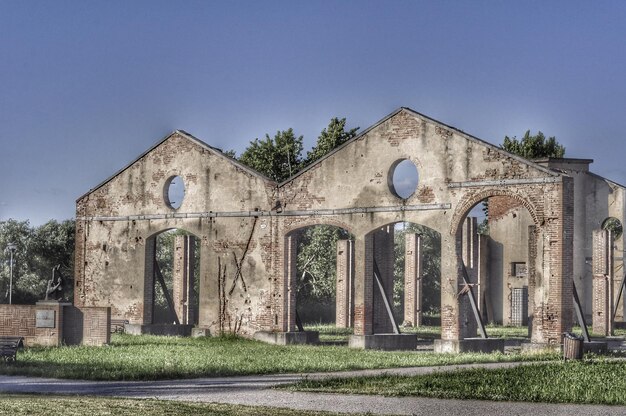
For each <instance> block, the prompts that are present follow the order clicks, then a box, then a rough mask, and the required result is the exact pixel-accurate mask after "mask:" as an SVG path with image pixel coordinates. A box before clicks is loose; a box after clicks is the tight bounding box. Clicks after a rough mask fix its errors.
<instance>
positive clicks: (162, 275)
mask: <svg viewBox="0 0 626 416" xmlns="http://www.w3.org/2000/svg"><path fill="white" fill-rule="evenodd" d="M197 241H198V238H197V237H196V236H195V235H193V234H191V233H188V232H187V231H185V230H182V229H170V230H167V231H163V232H160V233H158V234H156V235H153V236H152V237H150V238H149V239H148V240H147V242H146V276H145V282H146V286H145V290H146V294H145V305H144V323H145V324H152V325H184V326H189V327H190V326H193V325H196V324H197V323H198V305H199V296H198V282H199V272H200V250H199V245H198V244H197Z"/></svg>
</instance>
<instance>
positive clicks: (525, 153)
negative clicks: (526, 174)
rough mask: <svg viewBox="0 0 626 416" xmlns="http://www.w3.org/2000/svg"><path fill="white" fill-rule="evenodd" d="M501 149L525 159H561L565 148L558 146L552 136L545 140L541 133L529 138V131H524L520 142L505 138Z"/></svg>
mask: <svg viewBox="0 0 626 416" xmlns="http://www.w3.org/2000/svg"><path fill="white" fill-rule="evenodd" d="M502 148H503V149H504V150H506V151H507V152H510V153H513V154H516V155H518V156H521V157H523V158H526V159H537V158H540V157H555V158H561V157H563V156H564V155H565V146H563V145H561V144H559V143H558V142H557V141H556V138H555V137H554V136H552V137H550V138H548V139H546V137H545V136H544V135H543V133H542V132H537V134H536V135H534V136H531V135H530V130H527V131H526V133H525V134H524V137H522V139H521V140H518V139H517V138H516V137H515V136H513V138H510V137H509V136H505V137H504V143H502Z"/></svg>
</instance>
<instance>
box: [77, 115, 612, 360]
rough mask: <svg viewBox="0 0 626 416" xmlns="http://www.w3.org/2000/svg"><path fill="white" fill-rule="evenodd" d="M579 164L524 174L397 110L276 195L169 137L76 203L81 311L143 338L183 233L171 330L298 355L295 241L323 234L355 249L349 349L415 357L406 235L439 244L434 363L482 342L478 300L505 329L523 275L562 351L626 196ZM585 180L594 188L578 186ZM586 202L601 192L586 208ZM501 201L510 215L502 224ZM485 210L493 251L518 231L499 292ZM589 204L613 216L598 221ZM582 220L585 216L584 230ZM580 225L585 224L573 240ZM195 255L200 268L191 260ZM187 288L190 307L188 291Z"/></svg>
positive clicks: (527, 164)
mask: <svg viewBox="0 0 626 416" xmlns="http://www.w3.org/2000/svg"><path fill="white" fill-rule="evenodd" d="M404 160H409V161H410V162H412V164H414V165H415V167H416V168H417V171H418V173H419V182H418V184H417V188H416V189H415V192H413V193H412V194H411V195H409V196H406V197H402V196H400V194H399V192H398V190H397V189H395V186H396V185H395V184H394V182H393V177H394V172H395V170H396V168H397V166H398V165H399V164H400V163H401V162H402V161H404ZM576 163H577V162H568V161H563V162H559V161H540V162H531V161H528V160H525V159H523V158H521V157H518V156H515V155H512V154H509V153H507V152H505V151H503V150H502V149H500V148H498V147H496V146H494V145H491V144H489V143H487V142H484V141H482V140H480V139H477V138H475V137H472V136H471V135H468V134H466V133H464V132H462V131H460V130H457V129H455V128H453V127H450V126H447V125H445V124H443V123H440V122H438V121H436V120H433V119H431V118H428V117H426V116H424V115H422V114H419V113H417V112H415V111H412V110H410V109H407V108H401V109H399V110H397V111H395V112H394V113H392V114H391V115H389V116H387V117H385V118H384V119H382V120H381V121H379V122H378V123H376V124H375V125H373V126H371V127H370V128H368V129H366V130H364V131H363V132H362V133H361V134H360V135H358V136H357V137H355V138H354V139H352V140H350V141H349V142H347V143H345V144H344V145H342V146H341V147H339V148H337V149H336V150H334V151H333V152H331V153H330V154H328V155H327V156H325V157H324V158H323V159H321V160H319V161H317V162H315V163H314V164H312V165H311V166H308V167H307V168H306V169H304V170H302V171H301V172H299V173H298V174H296V175H294V176H293V177H291V178H289V179H288V180H286V181H285V182H283V183H276V182H274V181H272V180H270V179H268V178H266V177H264V176H263V175H261V174H259V173H258V172H255V171H253V170H251V169H250V168H248V167H246V166H243V165H242V164H240V163H239V162H237V161H236V160H233V159H232V158H230V157H228V156H226V155H225V154H223V153H222V152H221V151H220V150H218V149H216V148H213V147H211V146H209V145H207V144H206V143H204V142H202V141H200V140H198V139H197V138H195V137H193V136H192V135H190V134H188V133H186V132H184V131H175V132H173V133H172V134H171V135H169V136H168V137H166V138H165V139H163V140H162V141H161V142H159V143H158V144H156V145H155V146H154V147H152V148H151V149H149V150H147V151H146V152H145V153H144V154H142V155H141V156H140V157H139V158H137V159H136V160H135V161H133V162H132V163H131V164H129V165H128V166H126V167H125V168H123V169H122V170H120V171H119V172H118V173H117V174H115V175H114V176H112V177H111V178H109V179H107V180H106V181H104V182H103V183H101V184H100V185H98V186H97V187H95V188H94V189H92V190H91V191H89V193H87V194H85V195H84V196H82V197H81V198H79V199H78V201H77V214H76V224H77V235H76V267H75V270H76V279H75V284H76V287H75V296H74V298H75V303H76V305H77V306H78V307H87V306H110V307H111V308H112V312H111V314H112V317H113V318H114V319H125V320H128V321H129V322H130V323H131V324H135V325H137V326H139V327H141V328H144V329H146V328H149V327H150V325H152V324H153V323H154V294H155V286H156V285H158V284H159V283H158V281H159V280H160V277H159V272H158V271H157V270H155V245H156V237H157V235H159V234H160V233H163V232H164V231H166V230H171V229H180V230H185V231H187V232H188V233H191V234H193V236H195V238H194V239H189V238H187V239H185V238H182V237H180V238H178V239H177V240H176V254H175V266H174V268H175V269H176V270H175V272H174V273H175V276H177V277H176V278H175V281H174V289H173V296H172V299H170V300H169V302H171V304H172V306H173V308H174V309H175V311H176V313H175V315H176V316H175V317H174V318H175V321H176V322H177V323H179V324H181V325H184V324H190V325H191V324H193V325H195V326H196V328H197V329H196V330H197V331H201V332H203V333H210V334H216V333H220V332H225V331H228V332H237V333H239V334H242V335H244V336H254V335H255V334H257V335H258V334H264V336H265V337H269V338H272V339H274V340H277V341H283V342H297V341H299V340H303V339H304V338H302V336H300V335H298V332H297V331H296V329H297V326H296V307H297V305H296V297H295V290H294V288H295V281H296V276H295V274H296V273H295V269H296V265H295V254H296V253H295V251H296V244H297V239H298V235H299V230H301V229H303V227H307V226H311V225H316V224H328V225H335V226H338V227H341V228H343V229H345V230H347V231H349V232H350V233H351V234H352V235H353V236H354V239H353V240H352V241H343V242H341V241H340V243H339V244H338V250H337V251H338V260H339V261H338V266H337V268H338V271H339V274H338V284H339V286H338V288H337V304H338V308H337V309H338V312H337V314H338V319H337V322H338V324H341V325H348V326H353V327H354V336H353V339H352V340H351V343H352V345H353V346H358V347H365V348H368V347H372V346H380V345H383V346H393V345H400V346H401V345H409V344H410V342H408V341H406V338H403V336H402V335H389V334H392V333H393V332H394V325H393V322H392V320H391V319H390V317H389V314H388V313H387V311H388V307H387V306H386V305H387V304H388V303H389V300H390V296H391V295H390V293H391V292H392V288H391V285H392V284H393V281H392V280H393V273H392V271H393V240H394V239H393V233H394V224H396V223H398V222H411V223H416V224H421V225H423V226H426V227H429V228H430V229H433V230H435V231H437V232H438V233H439V234H440V236H441V327H442V329H441V331H442V332H441V338H442V340H441V342H440V345H439V347H438V348H439V350H441V351H446V350H450V351H453V350H454V351H458V350H462V349H464V348H465V347H464V346H467V345H471V344H472V342H473V341H471V340H470V339H471V338H475V337H476V336H477V320H476V319H475V316H474V313H473V309H472V306H471V300H472V298H471V296H470V294H471V291H469V288H472V291H473V292H475V296H476V299H477V305H478V308H481V309H483V311H481V313H483V314H485V313H486V311H485V310H484V309H485V308H486V306H485V305H487V303H488V302H485V297H486V296H488V295H490V293H491V292H494V294H492V295H491V296H493V297H494V299H495V297H498V298H499V300H494V301H492V302H490V304H491V306H490V308H491V309H492V312H491V313H492V316H493V317H494V319H500V320H502V321H504V320H505V319H504V316H506V315H507V314H508V312H507V311H506V307H505V306H503V304H505V303H507V302H509V301H507V299H506V296H508V293H506V290H505V289H504V288H505V287H507V285H508V281H509V280H506V279H509V276H503V275H502V274H504V271H506V273H509V272H512V271H513V270H519V271H520V273H521V274H524V277H523V279H522V280H523V284H522V285H521V286H523V287H526V297H525V298H524V299H525V300H524V302H525V307H526V311H527V312H526V314H527V317H530V320H531V321H532V325H531V341H532V342H533V343H535V344H542V345H544V344H553V345H556V344H559V343H560V342H561V334H562V333H563V332H564V331H566V330H569V329H570V328H571V326H572V323H573V302H572V281H573V279H574V278H576V279H577V280H576V283H577V284H578V283H579V282H580V286H581V287H583V286H584V290H585V292H584V293H585V295H584V296H585V299H586V300H589V299H588V298H589V297H591V289H590V287H591V285H590V280H591V279H590V278H589V277H588V276H587V274H588V273H587V269H588V266H587V265H586V264H583V259H582V257H579V254H576V256H575V255H574V253H575V250H584V251H585V254H584V257H585V258H587V257H590V253H589V249H590V248H589V247H590V246H589V241H590V238H591V237H590V231H591V230H593V229H596V228H600V227H601V224H600V222H599V221H600V220H599V219H600V218H601V217H602V216H605V215H606V216H614V217H617V218H618V219H619V220H620V221H623V212H624V207H623V204H624V199H623V197H622V195H623V188H621V187H618V186H617V185H614V184H612V183H611V182H608V181H604V180H602V179H600V178H597V177H595V176H593V175H592V174H590V173H588V172H587V171H586V170H585V169H583V168H584V166H583V168H580V167H579V165H578V164H576ZM579 163H582V164H583V165H584V163H585V162H579ZM555 168H556V169H555ZM578 176H584V177H585V178H587V179H584V181H583V182H584V184H583V185H580V184H581V183H582V182H580V180H579V178H578ZM173 181H178V182H182V183H184V188H185V193H184V195H180V197H179V198H177V199H179V200H178V201H172V200H171V199H172V197H171V193H170V189H171V187H172V183H173ZM598 181H599V182H598ZM603 181H604V182H603ZM598 184H599V185H598ZM602 184H604V185H602ZM579 187H583V188H584V190H583V191H582V192H581V191H580V190H579ZM591 187H595V188H594V189H597V192H596V194H595V195H596V196H597V198H596V200H593V201H592V200H591V199H592V198H591V196H589V194H590V193H591V192H595V191H592V189H591ZM183 196H184V197H183ZM601 196H602V198H604V199H602V198H601ZM181 197H182V198H183V199H182V200H180V198H181ZM498 199H501V200H506V201H508V202H507V203H508V204H509V205H508V206H507V207H504V206H500V208H498ZM484 200H489V201H490V212H492V213H497V215H496V214H494V215H493V220H491V224H490V228H491V230H492V232H493V233H494V235H495V236H496V237H497V238H500V237H499V236H500V235H501V234H502V233H500V232H499V229H498V227H499V225H497V224H496V218H498V219H502V218H504V217H506V216H507V215H509V216H512V215H513V213H518V212H519V214H515V215H516V216H518V217H521V216H523V218H524V222H523V223H520V224H521V225H517V227H518V229H517V230H515V232H514V233H512V232H508V235H509V236H510V237H512V238H513V239H516V238H519V243H515V244H518V245H519V247H520V248H519V250H517V249H513V250H512V251H510V252H507V253H508V254H503V256H502V257H501V262H500V263H499V264H500V266H501V268H500V271H499V272H498V270H496V269H497V267H495V266H493V267H492V269H493V270H491V274H493V276H487V275H489V270H488V267H487V266H488V265H489V264H493V262H491V263H490V262H489V261H488V257H489V253H486V251H488V250H486V249H485V248H484V247H486V246H487V245H488V243H483V244H481V243H480V240H481V239H483V240H484V238H481V237H480V236H478V235H477V233H476V226H475V223H476V221H474V220H472V219H471V218H470V219H467V217H468V214H469V213H470V211H471V210H472V209H473V208H474V207H475V206H476V205H478V204H480V203H481V201H484ZM511 201H513V202H511ZM594 201H595V202H594ZM594 204H597V205H598V206H600V205H602V207H603V209H604V210H605V211H606V212H605V213H602V214H601V215H600V214H598V215H596V214H594V215H590V213H591V211H593V210H595V209H596V207H595V205H594ZM500 205H502V204H500ZM580 207H583V208H584V209H585V210H586V211H585V212H584V213H582V214H581V212H580V211H579V209H580ZM581 215H582V216H583V217H582V218H583V219H585V218H586V219H587V223H586V224H585V225H584V227H582V228H578V227H575V224H578V223H579V222H580V221H581V219H580V218H579V217H580V216H581ZM591 218H592V219H591ZM500 224H501V225H502V226H503V222H502V221H501V222H500ZM499 233H500V234H499ZM522 236H523V239H522ZM419 240H420V239H419V236H416V235H413V236H409V237H407V264H409V266H407V267H406V271H405V273H406V278H405V288H406V293H405V297H406V298H405V321H407V322H408V323H410V324H413V325H415V324H419V319H420V316H419V315H420V293H419V287H420V282H419V278H420V268H421V267H420V259H419V257H420V241H419ZM494 241H496V240H495V239H494ZM620 241H621V240H620ZM501 243H502V242H501ZM503 244H504V243H503ZM506 244H508V243H506ZM506 244H505V245H506ZM619 244H621V242H620V243H619ZM481 247H483V252H482V253H481V250H480V248H481ZM620 247H623V245H620ZM194 250H195V251H196V252H199V261H198V262H197V265H196V264H194V263H195V262H194V261H193V260H192V257H191V256H190V254H189V253H192V252H193V251H194ZM494 253H495V250H494V249H493V248H491V254H492V255H493V254H494ZM513 253H515V255H518V254H519V258H518V257H515V256H514V255H513ZM505 263H506V264H505ZM514 263H523V264H519V265H518V266H515V265H513V266H511V264H514ZM194 267H198V268H199V271H198V272H197V273H193V271H192V269H193V268H194ZM511 267H513V269H510V268H511ZM515 267H517V269H515ZM498 273H500V274H501V275H500V276H497V275H498ZM192 275H197V276H198V281H197V282H194V281H193V279H192V277H191V276H192ZM486 276H487V277H486ZM581 279H582V280H581ZM496 280H498V282H496ZM583 281H584V282H583ZM194 285H197V288H198V290H197V291H198V296H197V298H198V299H197V300H196V301H194V300H193V299H192V298H193V295H192V293H191V292H192V291H191V290H190V288H191V287H193V286H194ZM518 286H519V285H518ZM515 287H516V288H517V286H515ZM494 288H496V289H497V290H495V289H494ZM498 291H499V294H496V293H495V292H498ZM509 305H510V303H509ZM587 307H588V308H589V306H587ZM509 309H510V306H509ZM405 342H408V344H404V343H405ZM394 343H395V344H394Z"/></svg>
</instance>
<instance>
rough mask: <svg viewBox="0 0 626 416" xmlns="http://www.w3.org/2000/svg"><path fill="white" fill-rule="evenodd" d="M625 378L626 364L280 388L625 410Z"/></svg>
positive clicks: (340, 381) (561, 365)
mask: <svg viewBox="0 0 626 416" xmlns="http://www.w3.org/2000/svg"><path fill="white" fill-rule="evenodd" d="M625 374H626V362H623V361H609V360H601V359H598V360H586V361H568V362H554V363H547V364H545V363H542V364H531V365H524V366H519V367H515V368H508V369H497V370H487V369H471V370H461V371H453V372H449V373H439V374H430V375H424V376H414V377H406V376H389V375H382V376H377V377H358V378H352V379H331V380H323V381H313V380H305V381H303V382H300V383H298V384H295V385H291V386H283V387H282V388H289V389H291V390H297V391H316V392H332V393H350V394H379V395H384V396H424V397H436V398H447V399H478V400H505V401H527V402H549V403H588V404H609V405H626V395H624V392H625V391H626V377H624V375H625Z"/></svg>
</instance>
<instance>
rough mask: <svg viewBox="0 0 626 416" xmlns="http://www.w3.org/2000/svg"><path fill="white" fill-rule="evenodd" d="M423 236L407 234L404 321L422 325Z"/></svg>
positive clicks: (406, 323)
mask: <svg viewBox="0 0 626 416" xmlns="http://www.w3.org/2000/svg"><path fill="white" fill-rule="evenodd" d="M422 256H423V252H422V237H421V236H420V235H419V234H406V236H405V251H404V322H403V325H405V326H420V325H422V312H423V311H422V276H423V273H422V260H423V259H422Z"/></svg>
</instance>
